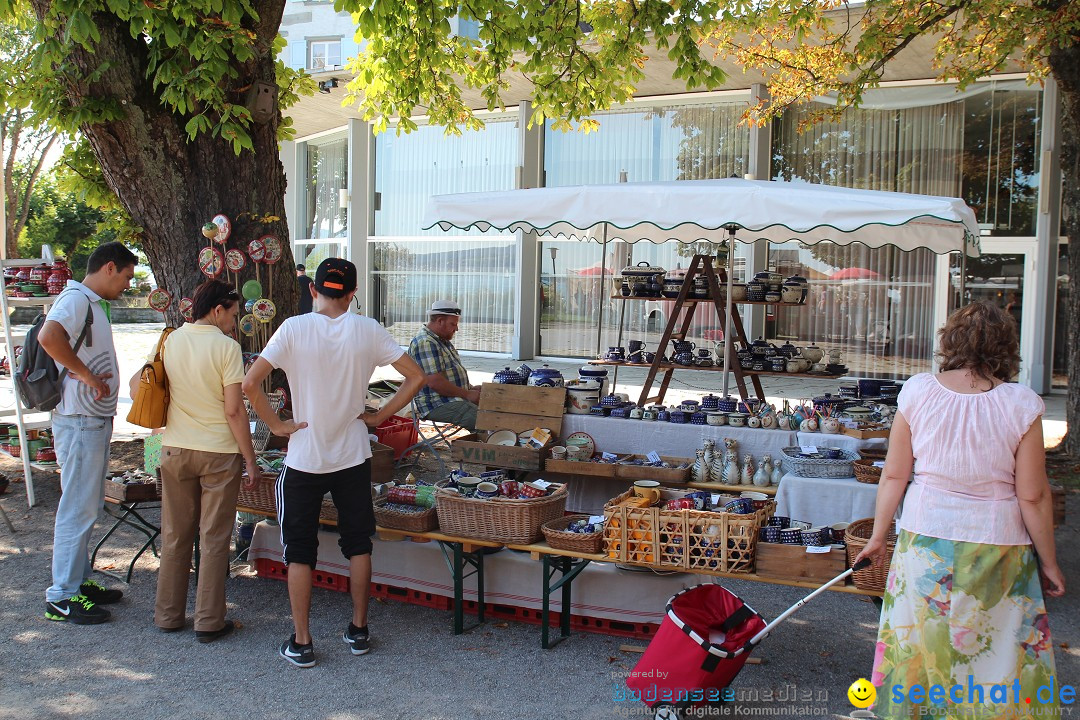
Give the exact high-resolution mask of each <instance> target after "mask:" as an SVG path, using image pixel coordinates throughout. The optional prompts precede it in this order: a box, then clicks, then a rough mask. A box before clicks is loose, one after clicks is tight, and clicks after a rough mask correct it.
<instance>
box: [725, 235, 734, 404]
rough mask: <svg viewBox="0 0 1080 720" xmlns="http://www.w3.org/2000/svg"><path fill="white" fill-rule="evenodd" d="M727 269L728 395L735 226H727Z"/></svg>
mask: <svg viewBox="0 0 1080 720" xmlns="http://www.w3.org/2000/svg"><path fill="white" fill-rule="evenodd" d="M727 229H728V250H727V253H728V271H727V310H726V311H725V312H724V395H723V397H725V398H726V397H727V395H728V381H729V379H730V372H731V357H732V353H733V352H734V349H733V348H732V345H733V342H732V340H733V338H732V337H731V308H732V302H731V288H732V285H733V284H734V278H735V226H734V225H729V226H728V228H727Z"/></svg>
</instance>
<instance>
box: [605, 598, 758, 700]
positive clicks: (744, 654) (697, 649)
mask: <svg viewBox="0 0 1080 720" xmlns="http://www.w3.org/2000/svg"><path fill="white" fill-rule="evenodd" d="M764 628H765V620H763V619H762V617H761V616H760V615H758V614H757V612H755V611H754V609H753V608H751V607H750V606H749V605H747V604H746V603H744V602H743V601H742V600H741V599H739V598H738V597H737V596H736V595H734V594H733V593H731V592H729V591H728V590H726V589H724V588H723V587H722V586H720V585H713V584H705V585H698V586H696V587H692V588H687V589H686V590H683V591H682V592H680V593H678V594H677V595H675V596H674V597H672V598H671V600H669V601H668V604H667V617H665V618H664V622H663V623H662V624H661V625H660V629H659V630H657V631H656V635H655V636H654V637H653V639H652V641H651V642H650V643H649V647H648V648H647V649H646V650H645V653H644V654H643V655H642V656H641V660H640V661H638V664H637V665H636V666H635V667H634V670H633V672H631V673H630V676H629V677H628V678H627V679H626V684H627V686H628V687H629V688H630V690H631V692H632V694H633V695H634V697H633V698H631V699H634V700H641V702H643V703H645V704H646V705H648V706H650V707H652V706H654V705H658V704H661V703H665V704H678V703H687V702H698V701H709V700H718V699H720V697H719V693H716V692H711V691H717V690H722V689H723V688H726V687H727V686H728V685H729V684H730V683H731V681H732V679H734V678H735V676H736V675H738V674H739V670H741V669H742V666H743V665H744V664H745V663H746V659H747V658H748V657H749V656H750V650H751V648H752V646H751V645H750V639H751V638H753V637H755V636H756V635H757V634H758V633H759V632H760V631H761V630H763V629H764ZM710 638H711V639H712V642H710ZM713 695H716V697H712V696H713Z"/></svg>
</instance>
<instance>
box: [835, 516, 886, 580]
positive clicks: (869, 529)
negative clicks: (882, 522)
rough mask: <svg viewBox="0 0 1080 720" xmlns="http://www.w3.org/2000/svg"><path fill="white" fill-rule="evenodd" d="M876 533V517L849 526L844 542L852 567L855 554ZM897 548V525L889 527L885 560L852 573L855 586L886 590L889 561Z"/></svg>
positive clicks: (857, 521) (849, 563) (848, 560)
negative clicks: (879, 565) (878, 565)
mask: <svg viewBox="0 0 1080 720" xmlns="http://www.w3.org/2000/svg"><path fill="white" fill-rule="evenodd" d="M873 534H874V518H863V519H862V520H856V521H855V522H853V523H851V524H850V525H848V526H847V530H845V531H844V543H845V544H846V545H847V562H848V567H850V566H851V565H852V564H854V562H855V556H856V555H858V554H859V553H860V552H862V549H863V548H864V547H866V544H867V543H868V542H869V541H870V536H871V535H873ZM895 548H896V527H895V525H894V526H893V527H890V528H889V534H888V536H887V537H886V539H885V562H884V563H882V565H881V567H875V566H874V565H871V566H870V567H868V568H865V569H863V570H856V571H855V572H854V573H853V574H852V578H853V580H854V582H855V587H857V588H859V589H860V590H873V591H875V592H884V590H885V580H886V579H887V578H888V577H889V563H890V562H891V561H892V554H893V550H894V549H895Z"/></svg>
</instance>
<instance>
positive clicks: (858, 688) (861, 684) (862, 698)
mask: <svg viewBox="0 0 1080 720" xmlns="http://www.w3.org/2000/svg"><path fill="white" fill-rule="evenodd" d="M847 697H848V700H850V701H851V704H852V705H854V706H855V707H857V708H868V707H870V706H871V705H873V704H874V700H875V699H877V690H876V689H875V688H874V686H873V685H871V684H870V681H869V680H867V679H866V678H859V679H858V680H856V681H855V682H853V683H851V687H849V688H848V690H847Z"/></svg>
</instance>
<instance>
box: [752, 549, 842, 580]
mask: <svg viewBox="0 0 1080 720" xmlns="http://www.w3.org/2000/svg"><path fill="white" fill-rule="evenodd" d="M755 555H756V558H757V560H756V563H755V564H756V566H757V574H758V575H760V576H762V577H769V578H775V579H777V580H808V581H810V582H817V583H824V582H825V581H826V580H832V579H833V578H834V577H836V576H837V575H839V574H840V573H842V572H844V570H846V569H847V554H846V553H845V552H844V551H843V550H841V549H838V548H832V549H831V550H830V551H829V552H827V553H808V552H806V548H805V547H804V546H802V545H781V544H780V543H767V542H759V543H758V544H757V551H756V553H755Z"/></svg>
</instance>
